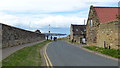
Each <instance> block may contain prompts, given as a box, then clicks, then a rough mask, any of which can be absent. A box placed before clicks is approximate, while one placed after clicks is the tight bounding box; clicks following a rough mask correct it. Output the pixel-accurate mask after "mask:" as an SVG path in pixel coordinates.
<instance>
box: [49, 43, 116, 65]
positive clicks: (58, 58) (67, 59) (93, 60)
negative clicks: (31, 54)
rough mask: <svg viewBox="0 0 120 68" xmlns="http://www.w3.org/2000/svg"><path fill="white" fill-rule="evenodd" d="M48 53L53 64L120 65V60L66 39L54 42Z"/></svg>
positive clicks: (50, 45)
mask: <svg viewBox="0 0 120 68" xmlns="http://www.w3.org/2000/svg"><path fill="white" fill-rule="evenodd" d="M47 55H48V57H49V59H50V61H51V62H52V65H53V66H118V62H117V61H114V60H111V59H108V58H105V57H102V56H98V55H95V54H93V53H90V52H87V51H85V50H82V49H80V48H78V47H75V46H73V45H71V44H68V43H66V42H64V41H56V42H52V43H51V44H49V45H48V47H47Z"/></svg>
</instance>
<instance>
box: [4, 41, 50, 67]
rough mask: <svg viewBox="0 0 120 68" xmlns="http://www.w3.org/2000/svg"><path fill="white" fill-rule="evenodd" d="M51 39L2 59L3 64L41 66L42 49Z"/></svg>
mask: <svg viewBox="0 0 120 68" xmlns="http://www.w3.org/2000/svg"><path fill="white" fill-rule="evenodd" d="M49 42H50V41H44V42H41V43H38V44H36V45H33V46H29V47H25V48H23V49H21V50H18V51H16V52H15V53H13V54H12V55H10V56H8V57H7V58H5V59H4V60H2V65H3V66H40V65H41V63H42V62H41V55H40V49H41V47H43V46H44V45H46V44H47V43H49Z"/></svg>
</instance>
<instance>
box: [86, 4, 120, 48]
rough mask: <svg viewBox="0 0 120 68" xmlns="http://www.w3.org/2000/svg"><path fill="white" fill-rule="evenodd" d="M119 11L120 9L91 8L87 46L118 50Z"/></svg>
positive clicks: (119, 44)
mask: <svg viewBox="0 0 120 68" xmlns="http://www.w3.org/2000/svg"><path fill="white" fill-rule="evenodd" d="M118 9H120V7H94V6H91V7H90V10H89V15H88V20H87V25H86V38H87V45H89V46H98V47H103V48H112V49H118V47H119V46H120V43H119V40H120V39H119V37H120V33H119V31H118V29H120V22H119V21H118V18H119V14H118V11H119V10H118Z"/></svg>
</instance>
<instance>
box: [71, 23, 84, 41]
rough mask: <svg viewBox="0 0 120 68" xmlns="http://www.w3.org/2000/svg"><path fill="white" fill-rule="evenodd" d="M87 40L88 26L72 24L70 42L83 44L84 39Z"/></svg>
mask: <svg viewBox="0 0 120 68" xmlns="http://www.w3.org/2000/svg"><path fill="white" fill-rule="evenodd" d="M83 38H86V25H75V24H71V27H70V40H74V41H77V42H80V41H81V42H82V39H83Z"/></svg>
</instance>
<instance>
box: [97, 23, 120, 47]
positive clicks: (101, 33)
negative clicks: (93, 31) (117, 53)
mask: <svg viewBox="0 0 120 68" xmlns="http://www.w3.org/2000/svg"><path fill="white" fill-rule="evenodd" d="M118 26H119V28H118ZM98 29H99V30H98V33H97V46H99V47H104V45H105V46H106V47H107V48H108V47H109V46H110V47H111V48H113V49H118V46H120V44H119V38H118V36H120V34H119V32H118V29H120V24H119V22H118V21H113V22H108V23H101V24H100V26H99V28H98Z"/></svg>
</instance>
